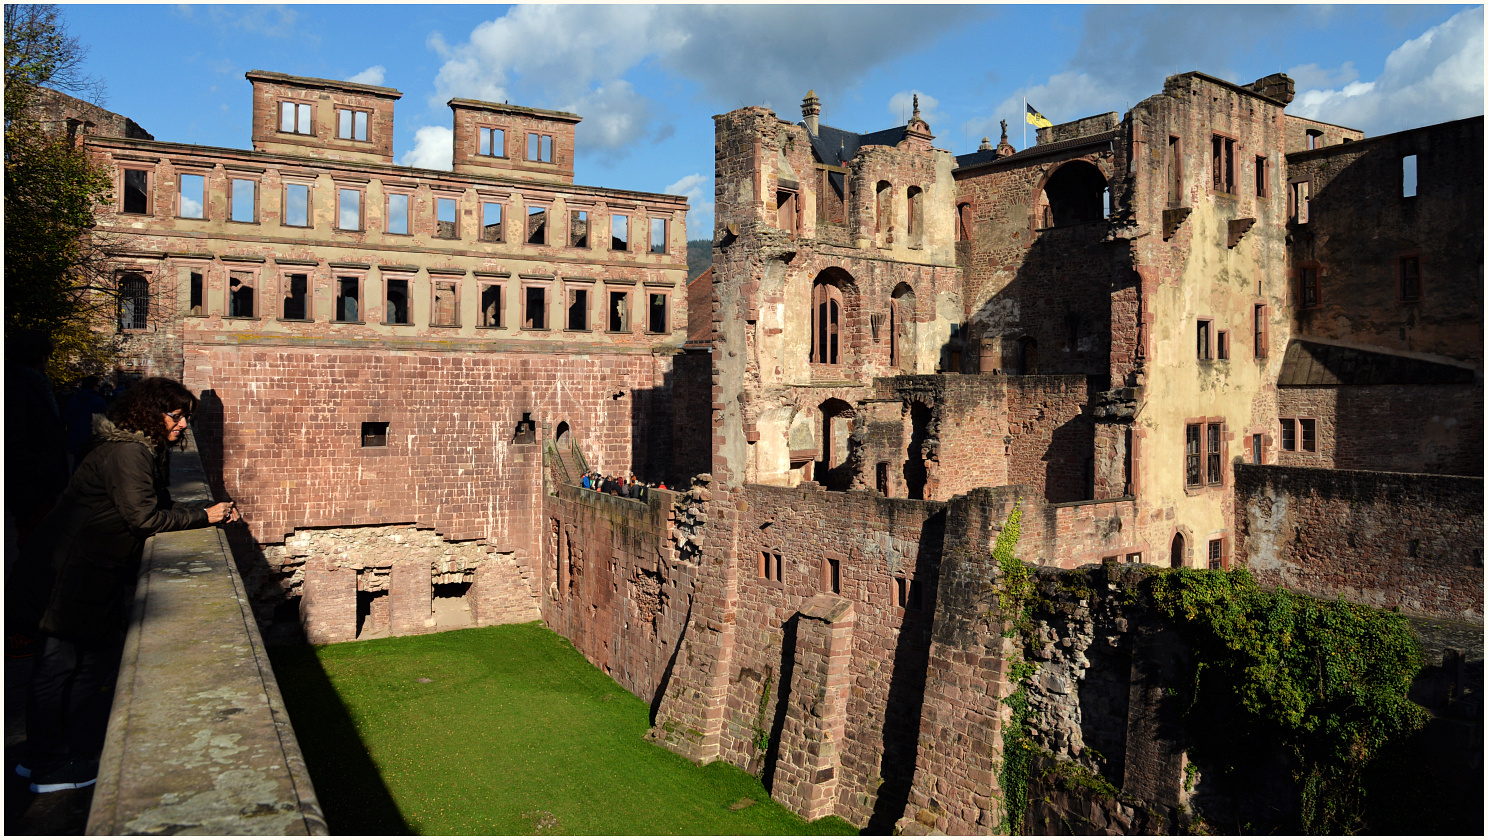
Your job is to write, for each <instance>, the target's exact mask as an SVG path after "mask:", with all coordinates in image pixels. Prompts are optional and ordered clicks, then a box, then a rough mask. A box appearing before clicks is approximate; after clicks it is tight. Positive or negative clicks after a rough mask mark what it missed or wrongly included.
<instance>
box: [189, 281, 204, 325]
mask: <svg viewBox="0 0 1488 840" xmlns="http://www.w3.org/2000/svg"><path fill="white" fill-rule="evenodd" d="M205 300H206V295H205V290H204V289H203V288H202V274H201V272H200V271H193V272H191V308H190V310H189V311H190V312H191V314H192V315H200V314H202V313H203V312H204V311H205V309H206V303H205Z"/></svg>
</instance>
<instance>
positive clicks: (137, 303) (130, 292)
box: [119, 274, 150, 330]
mask: <svg viewBox="0 0 1488 840" xmlns="http://www.w3.org/2000/svg"><path fill="white" fill-rule="evenodd" d="M149 322H150V284H149V282H148V281H146V280H145V278H143V277H141V276H139V275H138V274H126V275H124V277H123V279H121V280H120V281H119V326H120V327H121V328H123V329H126V330H142V329H144V328H145V327H147V326H148V325H149Z"/></svg>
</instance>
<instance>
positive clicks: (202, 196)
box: [176, 172, 207, 219]
mask: <svg viewBox="0 0 1488 840" xmlns="http://www.w3.org/2000/svg"><path fill="white" fill-rule="evenodd" d="M176 180H177V181H179V182H180V185H181V186H180V195H179V197H178V198H179V202H178V207H177V209H176V212H177V213H179V214H180V215H181V218H183V219H205V218H206V217H207V198H206V195H207V176H205V175H192V174H190V173H186V172H181V173H177V175H176Z"/></svg>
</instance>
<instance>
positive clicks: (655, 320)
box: [646, 292, 667, 333]
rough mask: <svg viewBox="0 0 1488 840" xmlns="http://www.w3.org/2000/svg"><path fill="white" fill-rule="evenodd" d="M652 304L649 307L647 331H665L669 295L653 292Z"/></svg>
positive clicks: (651, 295) (650, 296)
mask: <svg viewBox="0 0 1488 840" xmlns="http://www.w3.org/2000/svg"><path fill="white" fill-rule="evenodd" d="M647 297H649V298H650V305H649V306H648V307H647V314H646V331H647V332H651V333H664V332H666V331H667V295H666V294H665V293H661V292H652V293H651V294H650V295H648V296H647Z"/></svg>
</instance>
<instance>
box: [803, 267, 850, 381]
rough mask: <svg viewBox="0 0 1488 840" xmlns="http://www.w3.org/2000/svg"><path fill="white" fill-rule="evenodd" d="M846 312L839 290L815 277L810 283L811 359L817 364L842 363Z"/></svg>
mask: <svg viewBox="0 0 1488 840" xmlns="http://www.w3.org/2000/svg"><path fill="white" fill-rule="evenodd" d="M845 314H846V310H845V309H844V307H843V305H842V290H841V289H839V288H837V287H836V286H835V285H833V284H832V283H830V282H828V281H826V280H821V279H818V280H817V281H816V284H815V285H813V286H812V287H811V361H813V362H815V363H816V364H819V365H840V364H842V334H843V330H842V325H843V321H844V320H845V318H844V315H845Z"/></svg>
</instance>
